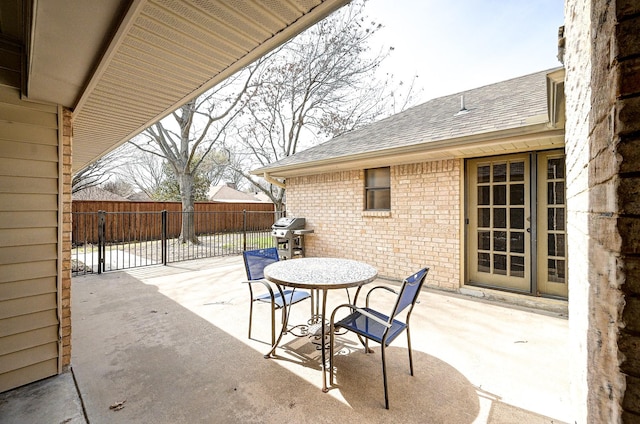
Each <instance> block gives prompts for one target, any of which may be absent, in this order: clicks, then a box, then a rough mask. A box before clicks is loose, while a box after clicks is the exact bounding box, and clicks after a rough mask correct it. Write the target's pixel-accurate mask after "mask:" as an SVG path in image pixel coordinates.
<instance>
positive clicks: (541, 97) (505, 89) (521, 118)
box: [261, 70, 552, 170]
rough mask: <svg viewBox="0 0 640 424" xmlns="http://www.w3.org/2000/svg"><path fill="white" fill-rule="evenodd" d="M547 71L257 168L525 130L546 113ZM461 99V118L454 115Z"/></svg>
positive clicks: (428, 106)
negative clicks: (464, 110)
mask: <svg viewBox="0 0 640 424" xmlns="http://www.w3.org/2000/svg"><path fill="white" fill-rule="evenodd" d="M550 71H552V70H546V71H541V72H536V73H534V74H530V75H525V76H522V77H518V78H514V79H510V80H507V81H502V82H498V83H495V84H490V85H486V86H484V87H480V88H475V89H471V90H467V91H464V92H460V93H456V94H451V95H448V96H444V97H439V98H436V99H432V100H429V101H427V102H426V103H423V104H421V105H418V106H415V107H413V108H411V109H407V110H406V111H404V112H401V113H398V114H396V115H393V116H390V117H388V118H386V119H383V120H380V121H377V122H374V123H372V124H369V125H367V126H366V127H363V128H360V129H358V130H354V131H351V132H349V133H346V134H343V135H341V136H339V137H336V138H334V139H332V140H329V141H327V142H325V143H322V144H320V145H317V146H315V147H311V148H309V149H307V150H304V151H302V152H299V153H297V154H295V155H293V156H289V157H287V158H284V159H282V160H280V161H278V162H275V163H273V164H271V165H269V166H266V167H264V168H261V169H263V170H268V169H269V168H271V167H275V166H277V167H282V166H288V165H298V164H303V163H306V162H315V161H321V160H328V159H332V158H344V157H348V156H352V155H357V154H360V153H365V152H375V151H378V150H386V149H390V148H397V147H405V146H412V145H418V144H426V143H429V142H433V141H439V140H447V139H453V138H458V137H464V136H470V135H475V134H482V133H489V132H494V131H499V130H505V129H510V128H517V127H522V126H525V125H527V124H528V123H531V122H530V118H532V117H535V116H540V115H546V114H547V88H546V82H547V80H546V75H547V74H548V73H549V72H550ZM462 95H464V103H465V107H466V109H467V110H468V112H466V113H458V112H459V111H460V106H461V96H462Z"/></svg>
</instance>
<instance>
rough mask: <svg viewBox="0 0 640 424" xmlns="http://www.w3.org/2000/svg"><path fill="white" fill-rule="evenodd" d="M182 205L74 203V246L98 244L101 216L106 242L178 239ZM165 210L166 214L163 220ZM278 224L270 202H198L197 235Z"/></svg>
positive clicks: (159, 203)
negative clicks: (101, 215)
mask: <svg viewBox="0 0 640 424" xmlns="http://www.w3.org/2000/svg"><path fill="white" fill-rule="evenodd" d="M181 209H182V205H181V204H180V202H119V201H93V200H82V201H74V202H73V203H72V212H73V213H72V214H73V230H72V241H73V244H74V245H82V244H86V243H93V244H96V243H98V237H99V234H98V226H99V219H100V216H99V213H98V212H101V213H103V216H104V218H103V219H106V220H107V223H106V224H107V225H105V226H104V227H103V228H104V234H103V235H102V236H103V242H105V243H120V242H124V241H127V242H131V241H148V240H159V239H161V238H162V237H167V238H176V237H178V236H179V235H180V231H181V227H182V215H183V212H182V211H181ZM163 211H166V213H165V217H164V221H163ZM274 221H275V211H274V206H273V204H271V203H209V202H206V203H205V202H196V203H195V205H194V225H195V231H196V235H202V234H217V233H226V232H240V231H246V230H247V229H249V230H251V231H257V230H266V229H270V227H271V225H273V223H274Z"/></svg>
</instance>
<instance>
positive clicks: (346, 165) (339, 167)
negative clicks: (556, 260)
mask: <svg viewBox="0 0 640 424" xmlns="http://www.w3.org/2000/svg"><path fill="white" fill-rule="evenodd" d="M536 120H537V121H539V122H538V123H535V124H532V125H529V126H525V127H518V128H513V129H509V130H502V131H495V132H490V133H482V134H474V135H470V136H465V137H458V138H450V139H443V140H435V141H426V142H424V143H417V144H413V145H410V146H402V147H398V148H391V149H384V150H374V151H369V152H363V153H359V154H355V155H348V156H343V157H333V158H328V159H323V160H318V161H310V162H304V163H296V164H291V165H284V166H277V165H275V166H268V167H263V168H259V169H255V170H253V171H251V173H252V174H253V175H257V176H261V177H265V178H271V179H272V178H287V177H294V176H302V175H312V174H321V173H326V172H335V171H345V170H352V169H365V168H376V167H381V166H393V165H403V164H408V163H416V162H421V161H431V160H442V159H454V158H469V157H477V156H486V155H499V154H506V153H517V152H524V151H530V150H544V149H554V148H561V147H563V146H564V128H557V129H550V128H549V122H548V121H547V117H546V116H544V117H542V116H541V117H539V119H538V118H536Z"/></svg>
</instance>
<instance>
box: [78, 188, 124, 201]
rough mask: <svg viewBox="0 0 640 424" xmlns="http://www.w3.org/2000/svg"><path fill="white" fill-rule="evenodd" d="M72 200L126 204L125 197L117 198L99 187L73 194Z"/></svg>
mask: <svg viewBox="0 0 640 424" xmlns="http://www.w3.org/2000/svg"><path fill="white" fill-rule="evenodd" d="M71 198H72V200H116V201H119V202H128V201H129V199H127V198H126V197H122V196H118V195H117V194H115V193H111V192H110V191H107V190H104V189H102V188H100V187H89V188H85V189H83V190H80V191H77V192H75V193H73V195H72V196H71Z"/></svg>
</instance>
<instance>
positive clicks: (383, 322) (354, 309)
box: [330, 303, 391, 328]
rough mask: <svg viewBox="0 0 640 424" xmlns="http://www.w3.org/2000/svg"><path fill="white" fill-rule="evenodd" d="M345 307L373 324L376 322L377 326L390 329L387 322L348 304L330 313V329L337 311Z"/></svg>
mask: <svg viewBox="0 0 640 424" xmlns="http://www.w3.org/2000/svg"><path fill="white" fill-rule="evenodd" d="M346 307H348V308H350V309H351V310H352V311H355V312H358V313H360V314H362V315H364V316H365V317H367V318H369V319H372V320H374V321H375V322H377V323H379V324H381V325H383V326H385V327H387V328H391V324H390V323H388V322H387V321H385V320H383V319H380V318H379V317H377V316H375V315H373V314H372V313H370V312H368V311H366V310H364V309H362V308H358V307H357V306H356V305H351V304H349V303H345V304H342V305H339V306H337V307H336V308H335V309H334V310H333V312H332V313H331V321H330V326H331V327H333V323H334V320H335V316H336V312H337V311H338V309H340V308H346Z"/></svg>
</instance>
